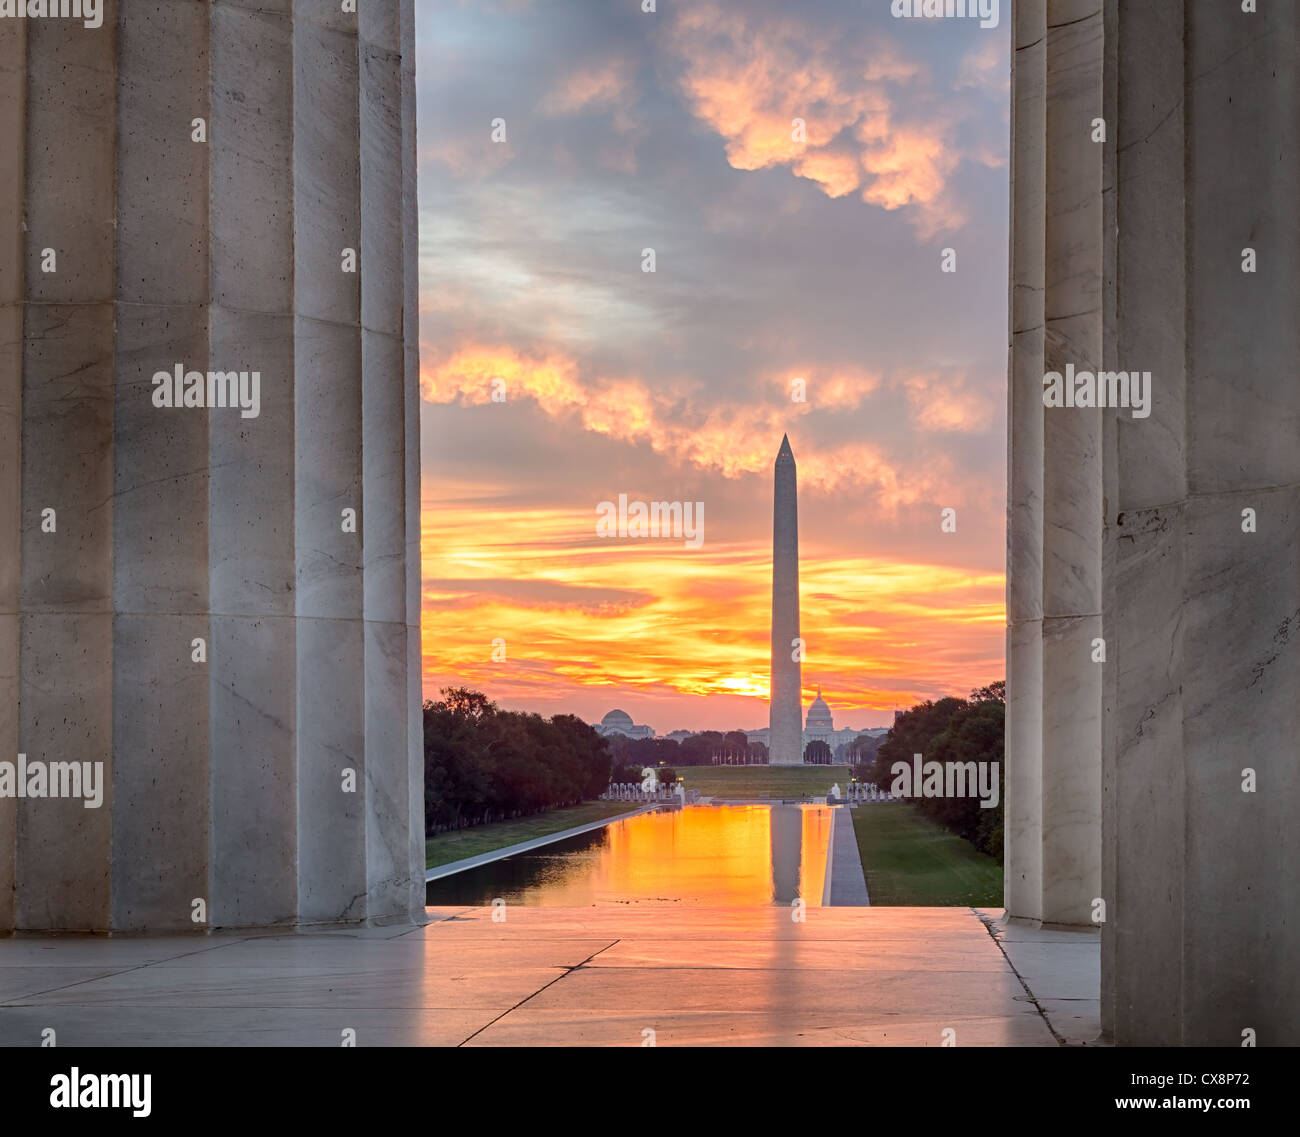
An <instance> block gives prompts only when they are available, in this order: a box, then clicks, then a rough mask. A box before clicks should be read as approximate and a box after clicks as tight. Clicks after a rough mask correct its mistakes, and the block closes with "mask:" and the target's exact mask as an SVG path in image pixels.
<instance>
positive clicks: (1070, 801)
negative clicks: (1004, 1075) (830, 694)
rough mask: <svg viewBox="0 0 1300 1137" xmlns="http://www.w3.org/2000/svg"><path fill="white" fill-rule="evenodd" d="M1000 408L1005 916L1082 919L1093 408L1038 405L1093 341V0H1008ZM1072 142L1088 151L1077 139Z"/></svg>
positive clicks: (1086, 905)
mask: <svg viewBox="0 0 1300 1137" xmlns="http://www.w3.org/2000/svg"><path fill="white" fill-rule="evenodd" d="M1014 12H1015V23H1014V28H1013V34H1014V37H1015V44H1014V62H1013V91H1014V96H1013V115H1014V126H1013V155H1012V160H1013V172H1012V211H1011V213H1012V215H1011V234H1012V237H1011V241H1012V251H1011V263H1012V275H1011V319H1012V324H1011V344H1010V349H1011V351H1010V368H1009V373H1010V378H1009V383H1008V388H1009V403H1008V437H1009V449H1008V478H1009V484H1008V506H1007V508H1008V525H1007V539H1008V553H1007V561H1008V572H1007V677H1008V714H1007V728H1006V746H1007V756H1006V762H1007V856H1006V876H1005V879H1006V904H1007V912H1008V915H1009V916H1011V917H1012V918H1015V919H1021V920H1026V921H1029V922H1032V923H1036V924H1048V925H1060V926H1088V925H1089V924H1090V920H1091V914H1092V908H1093V900H1094V898H1096V897H1098V896H1099V895H1100V892H1101V717H1102V702H1101V698H1102V667H1101V665H1100V664H1098V663H1094V662H1093V656H1094V654H1095V652H1096V647H1095V644H1096V641H1097V639H1098V637H1100V635H1101V567H1102V502H1101V483H1102V477H1101V462H1102V454H1101V427H1102V417H1101V412H1100V411H1099V410H1097V409H1096V408H1095V407H1050V408H1046V407H1044V404H1043V376H1044V374H1045V373H1047V372H1053V371H1054V372H1064V371H1065V370H1066V367H1067V365H1073V367H1074V368H1075V369H1076V370H1078V371H1095V370H1096V369H1097V367H1098V366H1099V364H1100V362H1101V357H1102V356H1101V342H1102V263H1103V255H1102V232H1103V229H1102V198H1101V191H1102V173H1103V155H1104V149H1103V147H1102V146H1100V145H1098V144H1096V143H1093V142H1091V140H1090V136H1091V133H1092V131H1093V120H1094V119H1095V118H1097V117H1099V116H1100V115H1101V113H1102V99H1101V92H1102V86H1101V83H1102V45H1103V38H1102V5H1101V0H1073V2H1065V0H1060V2H1051V3H1043V2H1042V0H1028V2H1022V3H1019V4H1017V5H1016V7H1015V10H1014ZM1076 138H1081V139H1083V141H1084V142H1086V143H1088V145H1087V146H1079V145H1075V144H1074V143H1075V140H1076Z"/></svg>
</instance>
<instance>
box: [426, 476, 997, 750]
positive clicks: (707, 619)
mask: <svg viewBox="0 0 1300 1137" xmlns="http://www.w3.org/2000/svg"><path fill="white" fill-rule="evenodd" d="M423 539H424V550H423V552H424V564H425V574H426V581H425V589H424V669H425V674H426V677H427V682H426V687H427V691H426V693H427V694H429V695H432V694H433V693H434V692H436V690H437V689H438V688H439V687H441V686H445V685H447V684H449V683H453V682H454V683H466V684H468V685H470V686H476V687H480V688H481V689H484V690H487V691H490V692H492V694H493V696H494V697H495V698H497V699H499V700H500V701H501V702H503V703H504V704H506V705H511V706H527V707H534V708H539V709H540V708H541V707H547V708H552V709H553V710H563V709H570V710H573V711H575V712H577V713H580V714H586V715H587V716H588V717H599V713H603V712H604V711H605V710H608V709H609V707H610V706H611V705H613V704H612V702H611V700H612V699H614V698H615V696H613V695H612V694H611V693H610V688H615V689H617V690H618V691H619V692H620V694H619V695H618V696H617V697H618V698H619V699H622V700H623V701H624V702H626V701H628V696H629V695H631V696H633V702H634V704H638V703H639V704H640V705H641V706H645V707H653V706H656V705H659V706H662V708H663V711H662V714H660V715H659V716H657V717H659V719H660V721H658V722H654V721H652V722H651V725H652V726H655V727H656V728H657V729H659V730H663V731H667V730H671V729H674V728H676V727H677V726H680V725H683V724H687V725H693V726H701V727H702V726H705V725H708V726H713V727H717V728H728V727H735V726H741V725H743V726H746V727H757V726H761V725H764V724H765V723H766V718H767V704H766V699H767V684H768V663H769V641H768V619H769V616H770V612H771V591H770V589H771V559H770V550H769V549H767V548H765V547H758V548H756V547H753V546H751V545H744V544H726V543H717V542H710V541H706V542H705V545H704V547H703V548H700V549H684V548H682V547H681V543H680V541H671V540H634V539H627V540H601V539H598V538H596V536H595V523H594V511H593V512H591V513H588V512H586V511H582V510H576V509H575V510H562V509H552V510H534V509H511V508H497V509H486V510H485V509H484V508H482V507H479V506H466V505H464V504H463V503H458V502H456V501H426V503H425V515H424V538H423ZM801 590H802V594H803V628H804V634H805V638H806V639H807V641H808V649H807V651H808V654H807V659H806V661H805V663H804V676H805V681H806V682H807V684H808V689H809V692H810V693H811V691H812V689H813V687H814V686H815V684H816V683H818V682H821V683H822V687H823V691H824V692H825V696H826V698H827V699H828V700H829V701H830V703H831V705H832V707H835V708H836V709H837V714H838V715H839V716H840V718H842V719H843V718H846V716H847V719H848V720H849V721H851V722H852V723H853V724H854V725H865V724H866V723H867V722H868V721H871V722H877V721H879V722H883V721H887V720H888V719H889V718H890V717H891V712H892V709H893V708H894V707H895V706H900V705H901V706H909V705H911V703H912V702H914V701H916V700H917V699H920V698H926V697H930V696H933V695H939V694H943V693H949V692H952V691H958V692H962V693H964V692H965V690H966V688H967V687H968V686H970V685H971V683H972V678H971V677H972V676H976V677H978V676H982V675H996V674H998V673H999V668H1000V666H1001V640H1002V627H1003V579H1002V576H1001V574H998V573H972V572H969V571H967V570H963V569H956V568H948V567H943V566H938V565H926V564H910V563H901V562H897V561H890V560H883V559H881V560H862V559H859V558H852V559H849V558H837V557H834V556H816V555H814V556H807V557H805V559H804V563H803V565H802V567H801ZM498 636H500V637H501V638H504V639H505V640H506V654H507V658H506V660H505V662H504V663H499V662H494V661H493V659H492V640H493V638H495V637H498ZM915 676H924V677H925V678H924V680H923V681H922V682H920V683H918V682H916V680H915V678H914V677H915ZM637 696H640V697H637ZM674 696H675V697H674ZM683 697H686V698H683ZM698 699H705V700H708V702H707V703H698V704H697V703H695V702H694V700H698ZM670 705H673V706H675V708H676V709H674V710H669V707H670ZM850 708H852V711H850V710H849V709H850ZM665 715H670V716H671V718H667V717H664V716H665ZM688 720H689V721H688ZM638 721H641V720H640V719H638Z"/></svg>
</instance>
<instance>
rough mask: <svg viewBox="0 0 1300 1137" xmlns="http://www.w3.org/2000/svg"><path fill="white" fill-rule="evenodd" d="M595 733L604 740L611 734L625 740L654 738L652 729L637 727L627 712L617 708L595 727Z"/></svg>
mask: <svg viewBox="0 0 1300 1137" xmlns="http://www.w3.org/2000/svg"><path fill="white" fill-rule="evenodd" d="M596 733H597V734H599V735H601V736H602V737H604V738H608V737H609V736H610V735H611V734H621V735H624V736H625V737H627V738H654V736H655V732H654V727H650V726H638V725H637V724H636V723H634V722H633V721H632V716H631V715H630V714H628V713H627V711H620V710H619V709H618V708H617V707H615V708H614V710H612V711H610V712H609V713H608V714H607V715H606V716H605V717H604V718H603V719H601V720H600V722H599V723H598V724H597V725H596Z"/></svg>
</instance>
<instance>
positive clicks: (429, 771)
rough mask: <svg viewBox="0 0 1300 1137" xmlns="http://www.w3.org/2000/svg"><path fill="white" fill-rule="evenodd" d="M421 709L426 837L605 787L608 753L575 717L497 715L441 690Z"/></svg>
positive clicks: (482, 700)
mask: <svg viewBox="0 0 1300 1137" xmlns="http://www.w3.org/2000/svg"><path fill="white" fill-rule="evenodd" d="M441 694H442V696H443V697H442V699H441V700H439V701H437V702H433V701H429V702H426V703H425V704H424V828H425V835H426V836H432V835H433V834H435V833H441V832H443V831H445V830H448V829H463V828H465V827H467V826H470V825H481V824H483V823H484V822H487V821H504V820H507V819H509V818H513V817H524V816H527V815H529V814H533V813H540V812H541V811H542V810H546V809H553V808H555V807H557V806H563V805H576V804H577V803H579V802H582V801H588V800H590V799H591V798H594V797H597V796H598V795H599V794H601V793H603V792H604V790H605V788H606V786H608V785H609V774H610V753H609V748H608V746H607V745H606V743H605V739H603V738H601V736H600V735H599V734H597V733H596V731H595V730H593V729H592V728H591V727H590V726H588V725H587V724H586V723H585V722H583V721H582V720H581V719H580V718H578V717H577V716H576V715H555V716H553V717H552V718H549V719H545V718H543V717H542V716H541V715H537V714H527V713H524V712H520V711H504V710H502V709H501V708H499V707H498V706H497V705H496V704H495V703H493V702H491V701H490V700H489V699H488V697H487V696H486V695H484V694H483V693H482V692H480V691H471V690H469V689H468V688H465V687H448V688H444V689H443V690H442V692H441Z"/></svg>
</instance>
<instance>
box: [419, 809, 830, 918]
mask: <svg viewBox="0 0 1300 1137" xmlns="http://www.w3.org/2000/svg"><path fill="white" fill-rule="evenodd" d="M831 818H832V814H831V810H830V809H829V808H827V807H825V806H806V805H772V806H767V805H717V806H688V807H687V808H685V809H679V810H673V811H664V812H656V813H643V814H640V815H638V816H636V817H630V818H627V819H625V820H623V821H616V822H614V823H613V824H611V825H609V826H607V827H606V829H605V830H604V832H603V834H602V835H601V838H600V839H598V840H595V841H593V842H592V843H591V844H590V845H588V846H587V847H584V848H579V849H572V848H570V849H566V848H564V846H563V845H560V846H555V847H550V848H547V847H544V848H541V849H538V850H535V851H534V852H532V853H529V854H524V855H521V856H517V857H512V858H509V859H508V860H507V861H499V862H496V863H495V864H490V865H485V866H483V867H482V868H479V869H473V870H470V871H469V872H467V873H461V874H457V877H462V878H464V879H463V880H460V881H457V880H456V879H455V878H447V881H446V889H447V890H448V896H447V901H440V900H438V899H436V897H437V895H438V893H440V892H442V891H443V889H442V888H437V889H436V890H435V891H433V892H431V900H430V903H442V902H453V901H454V902H456V903H490V901H491V898H494V897H498V896H499V897H502V898H504V899H506V900H507V902H508V903H513V904H525V905H544V906H573V907H585V906H588V905H592V904H601V905H605V904H610V905H612V904H638V905H643V904H678V905H690V906H700V907H704V906H709V907H715V906H716V907H746V906H752V905H767V904H773V903H776V904H790V903H791V902H792V901H793V900H794V899H795V897H796V896H797V897H801V898H802V899H803V901H804V902H805V904H807V905H808V906H809V907H816V906H820V904H821V902H822V888H823V884H824V882H825V876H826V851H827V847H828V844H829V840H830V832H831ZM479 892H481V893H482V894H483V897H482V898H479V897H478V896H477V893H479Z"/></svg>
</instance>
